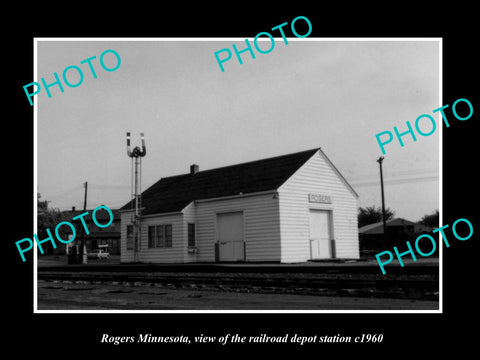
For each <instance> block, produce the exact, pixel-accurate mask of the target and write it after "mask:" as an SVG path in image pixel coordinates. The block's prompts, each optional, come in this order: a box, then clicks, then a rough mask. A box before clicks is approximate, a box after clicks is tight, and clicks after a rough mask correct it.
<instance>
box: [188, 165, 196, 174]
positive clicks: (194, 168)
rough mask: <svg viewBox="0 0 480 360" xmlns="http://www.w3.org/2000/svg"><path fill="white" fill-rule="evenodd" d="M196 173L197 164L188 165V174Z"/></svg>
mask: <svg viewBox="0 0 480 360" xmlns="http://www.w3.org/2000/svg"><path fill="white" fill-rule="evenodd" d="M196 173H198V165H197V164H192V165H190V175H195V174H196Z"/></svg>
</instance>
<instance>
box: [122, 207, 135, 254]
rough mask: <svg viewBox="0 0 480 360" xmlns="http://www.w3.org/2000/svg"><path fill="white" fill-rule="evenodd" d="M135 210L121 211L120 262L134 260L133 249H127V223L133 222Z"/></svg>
mask: <svg viewBox="0 0 480 360" xmlns="http://www.w3.org/2000/svg"><path fill="white" fill-rule="evenodd" d="M132 216H133V211H128V212H121V213H120V262H122V263H123V262H132V261H133V260H134V259H133V250H128V251H127V225H131V223H132V220H131V219H132Z"/></svg>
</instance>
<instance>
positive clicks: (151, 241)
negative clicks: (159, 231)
mask: <svg viewBox="0 0 480 360" xmlns="http://www.w3.org/2000/svg"><path fill="white" fill-rule="evenodd" d="M148 247H149V248H153V247H155V226H149V227H148Z"/></svg>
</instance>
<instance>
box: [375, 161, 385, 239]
mask: <svg viewBox="0 0 480 360" xmlns="http://www.w3.org/2000/svg"><path fill="white" fill-rule="evenodd" d="M383 159H384V157H383V156H380V157H379V158H378V160H377V162H378V163H379V164H380V186H381V188H382V221H383V239H384V240H386V239H387V219H386V217H385V195H384V194H383V170H382V163H383Z"/></svg>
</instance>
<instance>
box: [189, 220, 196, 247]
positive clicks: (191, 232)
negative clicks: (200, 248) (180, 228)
mask: <svg viewBox="0 0 480 360" xmlns="http://www.w3.org/2000/svg"><path fill="white" fill-rule="evenodd" d="M195 245H196V244H195V224H188V247H195Z"/></svg>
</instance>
